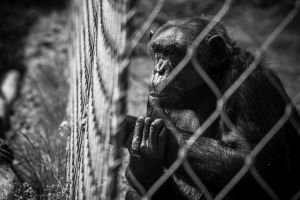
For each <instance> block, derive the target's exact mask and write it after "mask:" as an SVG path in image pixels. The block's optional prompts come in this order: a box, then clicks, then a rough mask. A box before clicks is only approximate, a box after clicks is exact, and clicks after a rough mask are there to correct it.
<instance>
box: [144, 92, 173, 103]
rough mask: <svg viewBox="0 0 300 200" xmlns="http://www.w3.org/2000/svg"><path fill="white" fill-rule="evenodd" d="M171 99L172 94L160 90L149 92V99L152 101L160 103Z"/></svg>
mask: <svg viewBox="0 0 300 200" xmlns="http://www.w3.org/2000/svg"><path fill="white" fill-rule="evenodd" d="M168 99H170V95H168V94H164V93H158V92H150V93H149V100H150V101H151V103H153V104H156V105H158V104H159V102H162V101H167V100H168Z"/></svg>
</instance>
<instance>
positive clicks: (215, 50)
mask: <svg viewBox="0 0 300 200" xmlns="http://www.w3.org/2000/svg"><path fill="white" fill-rule="evenodd" d="M208 45H209V52H210V65H211V66H212V67H218V66H219V65H221V64H222V63H223V62H224V61H225V60H226V59H227V58H228V56H229V54H230V53H231V48H230V46H229V45H227V44H226V41H225V40H224V38H223V37H222V36H219V35H214V36H212V37H211V38H209V40H208Z"/></svg>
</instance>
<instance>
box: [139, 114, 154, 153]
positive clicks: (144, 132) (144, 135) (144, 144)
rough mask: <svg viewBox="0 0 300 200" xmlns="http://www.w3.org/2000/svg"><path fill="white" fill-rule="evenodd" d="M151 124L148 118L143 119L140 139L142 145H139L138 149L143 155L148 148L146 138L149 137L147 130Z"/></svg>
mask: <svg viewBox="0 0 300 200" xmlns="http://www.w3.org/2000/svg"><path fill="white" fill-rule="evenodd" d="M151 122H152V120H151V118H150V117H146V118H145V123H144V130H143V138H142V143H141V147H140V149H141V151H142V152H143V153H145V152H146V150H147V148H148V146H147V145H148V144H147V143H148V142H147V140H148V137H149V129H150V125H151Z"/></svg>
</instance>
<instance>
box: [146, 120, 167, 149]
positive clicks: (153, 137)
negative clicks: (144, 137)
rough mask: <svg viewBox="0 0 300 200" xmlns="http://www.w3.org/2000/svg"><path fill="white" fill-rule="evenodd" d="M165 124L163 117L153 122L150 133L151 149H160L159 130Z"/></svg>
mask: <svg viewBox="0 0 300 200" xmlns="http://www.w3.org/2000/svg"><path fill="white" fill-rule="evenodd" d="M163 125H164V122H163V120H162V119H156V120H154V122H152V124H151V126H150V133H149V141H148V142H149V144H148V146H149V149H151V151H152V152H157V151H158V141H157V140H158V136H159V132H160V131H161V129H162V127H163Z"/></svg>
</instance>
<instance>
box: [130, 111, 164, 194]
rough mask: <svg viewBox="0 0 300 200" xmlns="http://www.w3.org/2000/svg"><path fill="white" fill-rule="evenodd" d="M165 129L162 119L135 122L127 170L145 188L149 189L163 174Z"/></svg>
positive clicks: (140, 118) (147, 118) (145, 119)
mask: <svg viewBox="0 0 300 200" xmlns="http://www.w3.org/2000/svg"><path fill="white" fill-rule="evenodd" d="M166 133H167V129H166V128H165V125H164V122H163V120H162V119H155V120H154V121H152V119H151V118H149V117H146V118H144V117H139V118H138V119H137V121H136V125H135V129H134V133H133V138H132V143H131V147H130V149H129V152H130V162H129V169H130V170H131V173H132V174H133V175H134V176H135V178H136V179H137V180H138V181H139V182H140V183H141V184H142V185H143V186H144V187H145V188H147V187H150V186H151V185H152V184H153V183H154V182H155V181H156V180H157V179H158V178H159V177H160V176H161V175H162V173H163V161H164V153H165V146H166V145H165V143H166V135H167V134H166Z"/></svg>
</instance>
